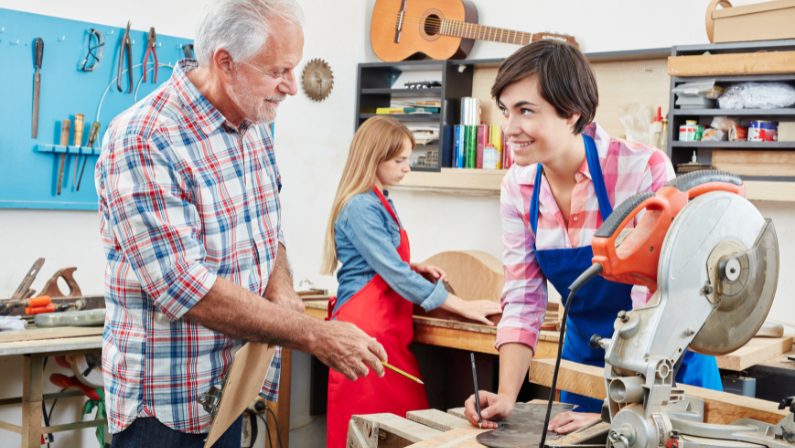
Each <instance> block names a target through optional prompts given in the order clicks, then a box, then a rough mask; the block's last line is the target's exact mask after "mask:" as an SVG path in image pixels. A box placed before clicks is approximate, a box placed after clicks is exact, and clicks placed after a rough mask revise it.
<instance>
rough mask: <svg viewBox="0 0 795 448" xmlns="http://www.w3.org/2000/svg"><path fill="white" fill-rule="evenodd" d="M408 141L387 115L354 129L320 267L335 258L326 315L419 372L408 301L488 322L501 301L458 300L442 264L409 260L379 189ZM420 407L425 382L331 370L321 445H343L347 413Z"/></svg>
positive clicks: (392, 175)
mask: <svg viewBox="0 0 795 448" xmlns="http://www.w3.org/2000/svg"><path fill="white" fill-rule="evenodd" d="M412 149H414V137H413V136H412V134H411V132H409V130H408V129H406V127H405V126H403V125H402V124H401V123H399V122H398V121H397V120H395V119H392V118H388V117H373V118H370V119H369V120H367V121H366V122H364V123H363V124H362V125H361V126H360V127H359V130H358V131H356V135H354V137H353V142H352V143H351V148H350V152H349V153H348V160H347V162H346V163H345V169H344V170H343V172H342V178H341V179H340V183H339V186H338V187H337V194H336V196H335V198H334V204H333V206H332V208H331V216H330V217H329V221H328V230H327V233H326V245H325V260H324V261H325V262H324V266H323V270H324V272H325V273H328V274H332V273H333V272H334V270H335V269H336V267H337V264H338V263H341V264H342V267H341V268H340V269H339V271H337V280H338V281H339V289H338V291H337V297H336V300H332V301H331V302H330V303H329V317H330V318H331V319H338V320H342V321H347V322H352V323H354V324H356V325H357V326H359V327H360V328H361V329H362V330H364V332H366V333H367V334H369V335H370V336H372V337H374V338H376V339H377V340H378V341H379V342H380V343H381V344H382V345H383V346H384V349H385V350H386V353H387V356H388V357H389V363H390V364H392V365H394V366H395V367H398V368H400V369H402V370H405V371H407V372H408V373H410V374H412V375H415V376H419V371H418V368H417V361H416V359H414V356H413V355H412V354H411V352H410V351H409V344H410V343H411V341H412V339H413V338H414V329H413V325H412V314H413V313H412V308H413V306H414V305H415V304H416V305H419V306H421V307H422V308H423V309H425V310H432V309H435V308H438V307H441V308H443V309H445V310H448V311H452V312H455V313H457V314H460V315H461V316H464V317H466V318H469V319H472V320H475V321H478V322H482V323H484V324H491V323H490V321H489V320H488V319H487V318H486V316H488V315H490V314H498V313H499V312H500V307H499V304H498V303H497V302H495V301H491V300H474V301H465V300H463V299H461V298H459V297H457V296H455V295H453V294H450V293H448V292H447V290H445V288H444V286H443V285H442V281H441V280H442V279H443V278H444V276H445V273H444V272H443V271H442V270H441V269H439V268H438V267H435V266H428V265H422V264H412V263H411V261H410V260H411V258H410V255H409V253H410V251H409V240H408V236H407V235H406V231H405V230H404V229H403V226H402V224H401V222H400V220H399V219H398V216H397V212H396V211H395V207H394V205H393V204H392V200H391V199H389V198H388V197H387V195H388V192H387V190H386V189H387V188H388V187H390V186H393V185H397V184H399V183H400V181H401V180H403V177H404V176H405V175H406V174H407V173H408V172H409V171H410V168H409V158H410V157H411V151H412ZM429 279H430V280H429ZM427 407H428V401H427V398H426V395H425V388H424V387H423V386H422V385H421V384H418V383H415V382H413V381H411V380H409V379H407V378H405V377H403V376H400V375H398V374H396V373H394V372H392V371H391V370H387V371H386V374H385V375H384V377H381V378H379V377H377V376H375V375H368V376H366V377H364V378H360V379H359V380H357V381H350V380H348V379H346V377H345V376H344V375H342V374H340V373H337V372H336V371H331V372H329V386H328V410H327V415H328V417H327V422H328V426H327V446H329V447H334V448H340V447H344V446H345V439H346V434H347V432H348V420H350V417H351V415H353V414H371V413H379V412H391V413H393V414H397V415H401V416H405V414H406V412H407V411H411V410H415V409H423V408H427Z"/></svg>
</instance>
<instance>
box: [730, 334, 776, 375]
mask: <svg viewBox="0 0 795 448" xmlns="http://www.w3.org/2000/svg"><path fill="white" fill-rule="evenodd" d="M790 350H792V336H785V337H780V338H752V339H751V340H750V341H748V343H747V344H745V345H744V346H742V347H740V348H739V349H737V350H735V351H733V352H731V353H729V354H726V355H723V356H719V357H718V367H719V368H721V369H727V370H734V371H736V372H739V371H741V370H745V369H747V368H749V367H751V366H754V365H757V364H759V363H762V362H765V361H769V360H771V359H775V358H777V357H778V356H780V355H781V354H782V353H787V352H788V351H790Z"/></svg>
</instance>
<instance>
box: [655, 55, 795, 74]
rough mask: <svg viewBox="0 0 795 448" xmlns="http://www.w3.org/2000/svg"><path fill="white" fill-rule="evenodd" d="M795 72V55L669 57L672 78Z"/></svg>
mask: <svg viewBox="0 0 795 448" xmlns="http://www.w3.org/2000/svg"><path fill="white" fill-rule="evenodd" d="M793 71H795V51H757V52H754V53H726V54H708V55H689V56H669V57H668V74H669V75H671V76H717V75H772V74H777V73H792V72H793Z"/></svg>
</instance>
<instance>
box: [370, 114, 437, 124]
mask: <svg viewBox="0 0 795 448" xmlns="http://www.w3.org/2000/svg"><path fill="white" fill-rule="evenodd" d="M376 115H378V114H361V115H360V118H361V120H362V121H364V120H366V119H368V118H370V117H375V116H376ZM381 116H384V117H391V118H394V119H395V120H398V121H400V122H403V123H416V122H421V121H439V117H440V115H439V114H386V115H381Z"/></svg>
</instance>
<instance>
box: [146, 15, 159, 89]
mask: <svg viewBox="0 0 795 448" xmlns="http://www.w3.org/2000/svg"><path fill="white" fill-rule="evenodd" d="M150 54H151V55H152V58H153V59H154V61H155V66H154V67H153V70H152V83H153V84H157V34H156V33H155V27H150V28H149V37H148V38H147V40H146V53H144V82H146V72H147V71H148V70H147V69H146V62H147V61H148V60H149V55H150Z"/></svg>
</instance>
